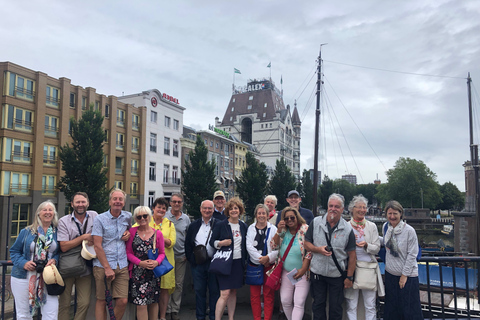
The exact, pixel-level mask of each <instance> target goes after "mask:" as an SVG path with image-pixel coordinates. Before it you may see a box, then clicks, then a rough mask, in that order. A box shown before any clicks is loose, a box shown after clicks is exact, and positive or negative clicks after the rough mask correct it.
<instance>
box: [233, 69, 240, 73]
mask: <svg viewBox="0 0 480 320" xmlns="http://www.w3.org/2000/svg"><path fill="white" fill-rule="evenodd" d="M233 72H234V73H238V74H242V73H241V72H240V70H238V69H237V68H233Z"/></svg>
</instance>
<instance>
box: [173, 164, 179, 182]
mask: <svg viewBox="0 0 480 320" xmlns="http://www.w3.org/2000/svg"><path fill="white" fill-rule="evenodd" d="M172 183H174V184H180V179H178V167H177V166H173V167H172Z"/></svg>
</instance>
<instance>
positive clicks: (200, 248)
mask: <svg viewBox="0 0 480 320" xmlns="http://www.w3.org/2000/svg"><path fill="white" fill-rule="evenodd" d="M214 219H215V218H212V224H211V226H210V231H209V232H208V236H207V240H206V241H205V245H203V244H199V245H196V246H195V248H193V256H194V257H195V263H196V264H197V265H199V264H204V263H205V262H207V260H208V253H207V244H208V239H210V234H211V233H212V229H213V224H214V221H215V220H214Z"/></svg>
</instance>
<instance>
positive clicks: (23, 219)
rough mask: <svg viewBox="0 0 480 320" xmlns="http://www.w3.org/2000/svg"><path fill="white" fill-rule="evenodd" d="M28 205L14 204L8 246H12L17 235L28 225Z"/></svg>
mask: <svg viewBox="0 0 480 320" xmlns="http://www.w3.org/2000/svg"><path fill="white" fill-rule="evenodd" d="M29 221H30V204H26V203H14V204H13V212H12V224H11V225H10V245H13V243H14V242H15V240H16V239H17V236H18V234H19V233H20V231H21V230H22V229H25V227H26V226H27V225H28V224H29Z"/></svg>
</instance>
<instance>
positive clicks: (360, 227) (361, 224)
mask: <svg viewBox="0 0 480 320" xmlns="http://www.w3.org/2000/svg"><path fill="white" fill-rule="evenodd" d="M350 224H351V225H352V227H353V229H355V230H357V232H358V234H359V235H360V237H363V235H364V234H365V230H364V229H365V218H363V219H362V220H360V221H357V220H355V219H353V217H352V219H350Z"/></svg>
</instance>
